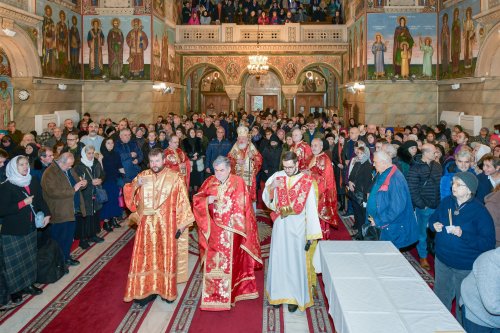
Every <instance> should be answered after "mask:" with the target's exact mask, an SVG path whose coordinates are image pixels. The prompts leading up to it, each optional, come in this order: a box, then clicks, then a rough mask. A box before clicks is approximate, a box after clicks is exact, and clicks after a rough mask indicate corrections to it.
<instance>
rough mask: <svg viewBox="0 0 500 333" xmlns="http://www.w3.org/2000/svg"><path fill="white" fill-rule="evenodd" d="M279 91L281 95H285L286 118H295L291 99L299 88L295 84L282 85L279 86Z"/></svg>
mask: <svg viewBox="0 0 500 333" xmlns="http://www.w3.org/2000/svg"><path fill="white" fill-rule="evenodd" d="M281 90H282V91H283V95H285V99H286V112H287V114H288V117H293V116H295V112H294V107H293V99H294V98H295V95H296V94H297V90H299V86H298V85H296V84H294V85H291V84H289V85H283V86H281Z"/></svg>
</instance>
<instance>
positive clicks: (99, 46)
mask: <svg viewBox="0 0 500 333" xmlns="http://www.w3.org/2000/svg"><path fill="white" fill-rule="evenodd" d="M83 29H84V31H83V38H82V39H83V63H84V78H85V79H100V78H102V76H103V75H106V76H108V77H110V78H111V79H117V78H121V77H122V76H123V77H126V78H127V79H136V80H150V79H151V76H150V64H151V54H152V53H151V49H152V47H151V44H152V43H153V42H154V41H153V40H151V17H150V16H119V17H117V16H108V15H99V16H84V19H83Z"/></svg>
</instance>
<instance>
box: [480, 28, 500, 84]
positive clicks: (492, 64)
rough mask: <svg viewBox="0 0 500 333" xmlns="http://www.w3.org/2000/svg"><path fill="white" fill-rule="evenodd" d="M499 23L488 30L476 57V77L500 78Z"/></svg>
mask: <svg viewBox="0 0 500 333" xmlns="http://www.w3.org/2000/svg"><path fill="white" fill-rule="evenodd" d="M499 29H500V23H497V24H496V25H495V26H494V27H493V28H492V29H490V31H489V33H488V35H487V36H486V39H485V40H484V42H483V44H482V47H481V49H480V50H479V54H478V57H477V65H476V74H475V76H476V77H483V76H490V77H498V76H500V63H499V62H498V59H500V34H499V33H498V31H499Z"/></svg>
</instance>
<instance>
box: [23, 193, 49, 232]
mask: <svg viewBox="0 0 500 333" xmlns="http://www.w3.org/2000/svg"><path fill="white" fill-rule="evenodd" d="M23 194H24V195H25V196H26V198H28V197H29V194H28V193H25V192H23ZM30 208H31V211H32V212H33V216H34V217H35V226H36V227H37V228H43V220H44V219H45V213H44V212H42V211H39V212H38V213H37V212H35V208H33V204H30Z"/></svg>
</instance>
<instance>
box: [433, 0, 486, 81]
mask: <svg viewBox="0 0 500 333" xmlns="http://www.w3.org/2000/svg"><path fill="white" fill-rule="evenodd" d="M480 11H481V8H480V3H479V1H474V0H465V1H462V2H459V3H456V4H454V5H452V6H448V7H447V6H446V3H445V8H443V10H441V11H440V12H439V27H438V38H439V46H440V48H439V52H440V54H439V63H440V70H439V78H440V79H449V78H458V77H470V76H474V71H475V68H476V60H477V55H478V53H479V47H480V43H481V40H482V35H484V29H482V28H483V27H482V26H481V24H479V23H478V22H477V21H475V20H474V19H473V16H474V15H477V14H478V13H479V12H480Z"/></svg>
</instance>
